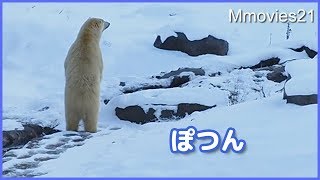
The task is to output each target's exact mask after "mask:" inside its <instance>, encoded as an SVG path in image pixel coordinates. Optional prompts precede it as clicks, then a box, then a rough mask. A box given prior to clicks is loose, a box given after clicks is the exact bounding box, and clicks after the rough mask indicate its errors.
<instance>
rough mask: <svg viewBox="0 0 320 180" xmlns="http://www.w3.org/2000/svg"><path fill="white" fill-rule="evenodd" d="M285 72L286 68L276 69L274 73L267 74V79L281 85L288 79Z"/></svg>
mask: <svg viewBox="0 0 320 180" xmlns="http://www.w3.org/2000/svg"><path fill="white" fill-rule="evenodd" d="M284 71H285V70H284V66H280V67H276V68H274V69H273V71H272V72H270V73H268V74H267V79H268V80H270V81H273V82H277V83H280V82H282V81H284V80H286V79H287V78H288V77H287V76H286V75H284Z"/></svg>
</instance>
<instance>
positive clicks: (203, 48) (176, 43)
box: [153, 32, 229, 56]
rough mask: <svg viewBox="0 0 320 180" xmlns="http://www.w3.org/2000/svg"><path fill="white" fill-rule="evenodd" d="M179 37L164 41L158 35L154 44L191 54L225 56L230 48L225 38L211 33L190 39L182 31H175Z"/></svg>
mask: <svg viewBox="0 0 320 180" xmlns="http://www.w3.org/2000/svg"><path fill="white" fill-rule="evenodd" d="M175 33H176V34H177V37H174V36H170V37H168V38H167V39H166V40H165V41H164V42H163V43H162V41H161V37H160V36H157V38H156V40H155V42H154V43H153V46H154V47H156V48H159V49H164V50H172V51H181V52H184V53H186V54H188V55H189V56H199V55H204V54H215V55H220V56H225V55H227V53H228V50H229V43H228V42H227V41H225V40H223V39H218V38H215V37H213V36H211V35H209V36H208V37H206V38H203V39H201V40H194V41H190V40H189V39H188V38H187V36H186V35H185V34H184V33H182V32H175Z"/></svg>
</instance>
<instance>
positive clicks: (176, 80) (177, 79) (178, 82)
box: [169, 76, 190, 88]
mask: <svg viewBox="0 0 320 180" xmlns="http://www.w3.org/2000/svg"><path fill="white" fill-rule="evenodd" d="M189 81H190V78H189V76H181V77H180V76H176V77H174V78H173V79H172V81H171V84H170V86H169V88H174V87H180V86H181V85H183V84H185V83H187V82H189Z"/></svg>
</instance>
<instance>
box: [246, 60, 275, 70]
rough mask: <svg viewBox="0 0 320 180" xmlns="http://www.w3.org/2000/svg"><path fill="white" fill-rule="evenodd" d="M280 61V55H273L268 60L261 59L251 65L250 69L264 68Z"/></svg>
mask: <svg viewBox="0 0 320 180" xmlns="http://www.w3.org/2000/svg"><path fill="white" fill-rule="evenodd" d="M279 62H280V58H278V57H272V58H269V59H266V60H261V61H260V62H259V63H258V64H256V65H254V66H251V67H249V68H250V69H257V68H263V67H268V66H273V65H276V64H278V63H279Z"/></svg>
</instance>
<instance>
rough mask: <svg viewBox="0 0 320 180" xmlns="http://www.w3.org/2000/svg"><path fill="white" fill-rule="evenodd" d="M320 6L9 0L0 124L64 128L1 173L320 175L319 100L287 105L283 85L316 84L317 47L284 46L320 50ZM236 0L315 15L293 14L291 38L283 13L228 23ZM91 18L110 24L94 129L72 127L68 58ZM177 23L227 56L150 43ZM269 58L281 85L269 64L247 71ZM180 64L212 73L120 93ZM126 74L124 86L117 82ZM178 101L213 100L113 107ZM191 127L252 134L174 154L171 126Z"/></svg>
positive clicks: (9, 161)
mask: <svg viewBox="0 0 320 180" xmlns="http://www.w3.org/2000/svg"><path fill="white" fill-rule="evenodd" d="M317 7H318V6H317V4H316V3H227V4H226V3H3V120H2V128H3V130H14V129H22V128H23V127H22V124H25V123H31V124H38V125H41V126H44V127H46V126H47V127H54V128H56V129H58V130H62V132H59V133H55V134H52V135H48V136H44V137H42V138H40V139H37V140H36V141H35V142H32V143H30V144H27V145H25V146H24V147H23V148H21V149H15V150H11V151H9V152H7V153H8V154H7V156H6V157H4V158H3V172H4V174H5V176H9V177H11V176H13V177H14V176H41V177H316V176H317V105H316V104H313V105H308V106H297V105H293V104H286V101H285V100H283V87H284V84H286V92H287V93H288V94H290V95H293V94H299V95H301V94H306V93H307V94H309V93H312V94H317V64H318V63H317V57H318V56H316V57H314V58H313V59H311V58H309V57H308V55H307V54H306V53H305V52H295V51H293V50H291V49H289V48H299V47H301V45H305V46H308V47H309V48H311V49H313V50H316V51H317V49H318V46H317V44H318V42H317V39H318V38H317V37H318V30H317V27H318V24H317V22H318V21H317V17H318V14H317V12H318V10H317ZM230 8H231V9H234V10H237V9H242V10H244V11H249V12H252V11H254V12H260V11H263V12H270V13H272V12H275V10H276V9H278V10H280V11H285V12H297V11H298V9H306V10H311V9H314V12H315V18H316V19H315V22H314V23H310V22H307V23H292V24H291V25H290V27H291V29H292V32H291V35H290V38H289V39H288V40H287V39H286V37H285V33H286V28H287V24H286V23H246V24H239V23H230V22H229V19H228V12H229V9H230ZM89 17H101V18H103V19H105V20H106V21H108V22H110V24H111V25H110V27H109V28H108V29H107V30H106V31H105V32H104V33H103V35H102V39H101V43H100V45H101V51H102V56H103V60H104V71H103V81H102V84H101V108H100V115H99V122H98V132H97V133H94V134H88V133H84V132H79V133H76V132H66V131H65V119H64V82H65V79H64V66H63V64H64V60H65V57H66V54H67V51H68V49H69V47H70V45H71V44H72V43H73V41H74V40H75V38H76V36H77V33H78V31H79V29H80V27H81V25H82V23H83V22H84V21H85V20H86V19H88V18H89ZM175 31H178V32H179V31H181V32H184V33H185V34H186V35H187V37H188V39H190V40H195V39H201V38H204V37H207V36H208V35H209V34H210V35H213V36H215V37H217V38H221V39H224V40H226V41H228V43H229V52H228V55H227V56H216V55H202V56H197V57H190V56H188V55H187V54H184V53H181V52H177V51H166V50H160V49H157V48H155V47H153V43H154V40H155V39H156V37H157V35H161V38H162V40H164V39H165V38H167V37H169V36H172V35H175V33H174V32H175ZM274 57H278V58H280V62H279V63H281V64H282V65H285V71H286V72H285V73H286V74H290V76H291V77H292V79H291V80H289V81H287V82H281V83H276V82H273V81H269V80H268V79H267V78H266V75H267V73H268V72H269V71H268V70H259V71H255V70H252V69H242V68H246V67H251V66H254V65H256V64H258V63H259V62H260V61H261V60H267V59H269V58H274ZM184 67H191V68H202V69H204V70H205V72H206V74H205V75H204V76H195V75H192V74H191V76H190V77H192V78H191V80H190V82H188V83H187V84H184V85H183V86H181V87H175V88H167V89H149V90H143V91H137V92H134V93H128V94H124V93H123V92H122V90H123V88H135V87H140V86H142V85H145V84H152V85H159V84H161V85H168V84H170V82H169V80H168V79H156V78H152V77H153V76H156V75H159V74H161V72H170V71H173V70H177V69H179V68H184ZM218 72H219V73H220V75H218V76H214V77H211V76H210V75H211V74H215V73H218ZM180 75H186V74H180ZM187 75H190V74H187ZM120 82H125V83H126V86H125V87H120V86H119V84H120ZM233 93H236V96H235V97H233V95H234V94H233ZM105 99H108V100H110V101H109V102H108V104H105V103H104V100H105ZM180 102H182V103H186V102H190V103H200V104H204V105H208V106H212V105H217V107H215V108H212V109H209V110H206V111H202V112H194V113H192V114H191V115H187V116H186V117H185V118H182V119H180V120H172V121H163V122H162V121H161V122H151V123H147V124H144V125H140V124H134V123H130V122H127V121H122V120H120V119H118V117H117V116H116V115H115V112H114V108H115V107H126V106H130V105H136V104H139V105H141V106H143V105H145V104H169V105H170V104H177V103H180ZM143 107H144V106H143ZM190 125H192V126H194V127H196V128H197V129H198V130H202V129H213V130H216V131H217V132H219V133H220V135H221V136H224V134H225V132H226V130H227V129H228V128H229V127H233V128H235V129H236V132H237V134H236V136H237V138H240V139H244V140H245V141H246V143H247V146H246V150H245V151H244V152H242V153H240V154H236V153H233V152H230V153H226V154H224V153H222V152H220V151H215V152H213V153H208V154H205V153H201V152H200V151H197V150H196V152H194V153H191V154H188V155H183V154H173V153H171V152H170V146H169V134H170V130H171V129H172V128H186V127H188V126H190ZM80 129H83V126H82V124H81V127H80ZM293 134H295V135H296V136H295V137H293V136H292V135H293ZM198 143H199V142H198ZM196 145H199V144H196Z"/></svg>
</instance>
